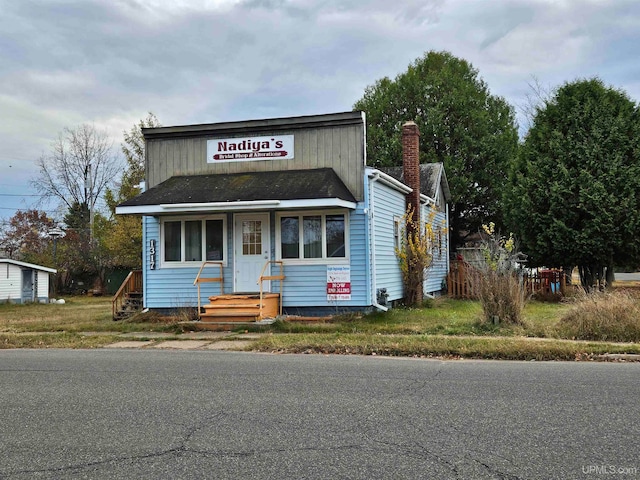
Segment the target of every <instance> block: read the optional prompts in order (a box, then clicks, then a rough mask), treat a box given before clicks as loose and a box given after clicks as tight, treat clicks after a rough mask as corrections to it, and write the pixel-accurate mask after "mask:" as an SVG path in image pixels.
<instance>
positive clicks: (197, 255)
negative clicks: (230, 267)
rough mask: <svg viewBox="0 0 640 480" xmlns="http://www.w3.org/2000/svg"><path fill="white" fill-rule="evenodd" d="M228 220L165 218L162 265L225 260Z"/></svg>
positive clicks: (218, 218) (221, 218) (216, 218)
mask: <svg viewBox="0 0 640 480" xmlns="http://www.w3.org/2000/svg"><path fill="white" fill-rule="evenodd" d="M226 238H227V231H226V219H225V218H224V217H210V218H204V219H202V218H199V219H194V218H185V219H180V220H178V219H166V220H163V221H162V246H163V256H162V259H163V264H165V265H172V266H175V265H180V264H193V263H201V262H203V261H204V260H214V261H215V260H217V261H226V258H225V254H224V252H225V250H226V243H227V242H226Z"/></svg>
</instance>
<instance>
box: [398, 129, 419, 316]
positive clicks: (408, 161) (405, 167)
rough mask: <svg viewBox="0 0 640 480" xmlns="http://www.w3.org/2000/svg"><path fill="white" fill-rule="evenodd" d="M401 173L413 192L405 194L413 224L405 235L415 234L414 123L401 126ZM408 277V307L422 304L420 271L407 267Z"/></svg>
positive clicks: (416, 143)
mask: <svg viewBox="0 0 640 480" xmlns="http://www.w3.org/2000/svg"><path fill="white" fill-rule="evenodd" d="M402 171H403V177H404V183H405V185H408V186H409V187H411V188H412V189H413V191H412V192H411V193H409V194H407V208H411V209H412V210H413V222H411V223H409V222H407V235H412V234H413V233H415V231H416V228H417V229H419V228H420V226H421V223H420V130H419V129H418V125H416V123H415V122H405V124H404V125H402ZM409 269H410V271H409V275H410V276H411V277H412V278H413V280H412V281H411V282H410V283H412V284H413V285H412V286H405V288H406V289H407V290H406V291H405V298H406V300H407V301H408V303H409V305H420V304H421V303H422V281H423V272H422V269H420V271H418V270H417V269H416V266H415V265H413V266H409Z"/></svg>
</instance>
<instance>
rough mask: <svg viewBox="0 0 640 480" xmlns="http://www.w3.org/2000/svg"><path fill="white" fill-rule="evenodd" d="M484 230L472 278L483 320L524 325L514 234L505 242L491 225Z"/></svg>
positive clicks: (523, 292)
mask: <svg viewBox="0 0 640 480" xmlns="http://www.w3.org/2000/svg"><path fill="white" fill-rule="evenodd" d="M483 229H484V232H485V234H486V235H485V237H484V239H483V242H482V245H481V251H482V262H481V264H480V265H479V266H478V267H477V268H478V270H479V275H477V276H476V277H475V278H476V279H475V283H476V285H475V289H476V291H477V292H478V298H479V300H480V304H481V305H482V312H483V321H484V322H488V323H497V322H504V323H508V324H518V325H519V324H523V323H524V320H523V316H522V312H523V310H524V306H525V303H526V299H527V297H526V294H525V289H524V286H523V285H522V278H521V276H520V275H518V272H517V269H516V268H517V262H518V261H519V260H521V259H522V258H521V257H522V254H521V253H519V252H518V250H517V248H516V242H515V239H514V238H513V235H510V236H509V238H508V239H506V238H504V237H501V236H500V235H498V234H497V233H496V232H495V225H494V223H493V222H492V223H490V224H489V225H488V226H487V225H483Z"/></svg>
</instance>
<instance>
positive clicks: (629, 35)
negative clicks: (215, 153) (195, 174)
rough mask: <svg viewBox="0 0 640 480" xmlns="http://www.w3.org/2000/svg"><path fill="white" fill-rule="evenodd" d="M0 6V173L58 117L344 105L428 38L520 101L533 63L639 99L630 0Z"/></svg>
mask: <svg viewBox="0 0 640 480" xmlns="http://www.w3.org/2000/svg"><path fill="white" fill-rule="evenodd" d="M0 5H1V6H2V11H3V15H2V16H1V17H0V55H2V58H3V62H1V63H0V111H1V112H2V113H1V117H0V144H1V145H3V148H2V150H0V184H4V183H6V182H5V181H3V178H9V176H11V178H14V177H15V175H16V174H15V173H9V172H8V170H9V167H8V166H7V165H8V164H9V162H13V163H15V160H19V161H20V162H21V163H20V171H21V172H22V173H21V175H22V174H24V173H25V172H28V171H30V172H33V166H32V161H33V160H34V159H36V158H38V157H39V156H40V155H41V154H42V152H43V151H46V150H47V149H48V147H49V145H50V143H51V141H53V140H54V139H55V138H56V137H57V135H58V133H59V132H60V131H61V130H62V129H63V128H64V127H74V126H77V125H79V124H82V123H90V124H93V125H95V126H96V127H100V128H105V129H107V131H108V132H109V133H110V135H111V137H112V139H113V141H114V143H115V145H116V148H117V146H118V144H119V143H120V142H121V139H122V131H123V130H128V129H129V128H130V127H131V126H132V125H133V124H134V123H135V122H137V121H138V120H139V119H141V118H143V117H144V116H145V115H146V113H147V112H149V111H151V112H154V113H155V114H156V115H157V116H158V118H159V120H160V121H161V122H162V123H163V124H165V125H173V124H189V123H207V122H217V121H230V120H242V119H251V118H265V117H275V116H292V115H304V114H313V113H324V112H331V111H344V110H349V109H351V107H352V105H353V103H354V102H355V101H356V100H358V99H359V98H360V97H361V96H362V94H363V93H364V89H365V88H366V87H367V86H368V85H371V84H373V83H375V81H376V80H378V79H379V78H382V77H385V76H388V77H391V78H393V77H395V76H396V75H397V74H398V73H400V72H402V71H404V70H406V68H407V66H408V65H409V63H411V62H412V61H414V60H415V59H416V58H418V57H421V56H422V55H423V54H424V53H425V52H426V51H428V50H447V51H450V52H451V53H453V54H454V55H456V56H458V57H461V58H464V59H466V60H468V61H469V62H471V63H472V64H473V65H474V67H475V68H477V69H478V70H479V73H480V76H481V77H482V78H483V79H484V80H485V81H486V82H487V84H488V85H489V88H490V89H491V91H492V92H493V93H494V94H497V95H501V96H503V97H505V98H506V100H507V101H509V102H510V103H511V104H512V105H514V106H516V107H517V106H518V105H519V104H522V102H524V101H525V100H526V94H527V93H528V91H529V87H528V86H527V82H529V81H531V79H532V76H534V75H535V76H536V77H537V78H538V79H539V81H540V83H542V84H543V85H551V86H552V87H555V86H557V85H559V84H561V83H562V82H565V81H569V80H573V79H575V78H577V77H589V76H594V75H598V76H600V77H601V78H602V79H603V80H604V81H605V82H606V83H607V84H610V85H613V86H616V87H617V88H622V89H624V90H625V91H627V93H629V95H630V96H631V98H633V99H635V100H638V99H640V84H639V83H638V82H639V81H638V80H637V79H638V78H640V75H639V74H640V71H639V70H640V65H639V64H638V62H637V45H638V44H640V33H638V32H640V28H639V27H640V4H638V2H637V1H635V0H617V1H616V2H610V1H604V0H562V1H558V0H554V1H552V0H519V1H518V2H514V1H512V0H492V1H490V2H478V1H477V0H431V1H429V0H397V1H394V2H389V1H388V0H367V1H363V0H325V1H320V0H48V1H47V2H28V1H19V2H16V1H10V0H0ZM14 168H15V165H14V166H12V167H11V169H12V170H13V169H14ZM20 178H22V176H21V177H20ZM9 183H13V182H12V181H9ZM6 188H11V187H4V186H2V187H0V192H4V191H5V189H6ZM2 215H3V212H2V211H0V216H2Z"/></svg>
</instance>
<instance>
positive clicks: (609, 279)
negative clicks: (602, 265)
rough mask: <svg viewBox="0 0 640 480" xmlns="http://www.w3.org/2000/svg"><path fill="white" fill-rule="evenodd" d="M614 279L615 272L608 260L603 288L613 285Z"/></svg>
mask: <svg viewBox="0 0 640 480" xmlns="http://www.w3.org/2000/svg"><path fill="white" fill-rule="evenodd" d="M615 279H616V274H615V272H614V270H613V263H612V262H609V265H607V276H606V279H605V282H606V283H605V288H607V289H609V288H611V287H613V282H614V281H615Z"/></svg>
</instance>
